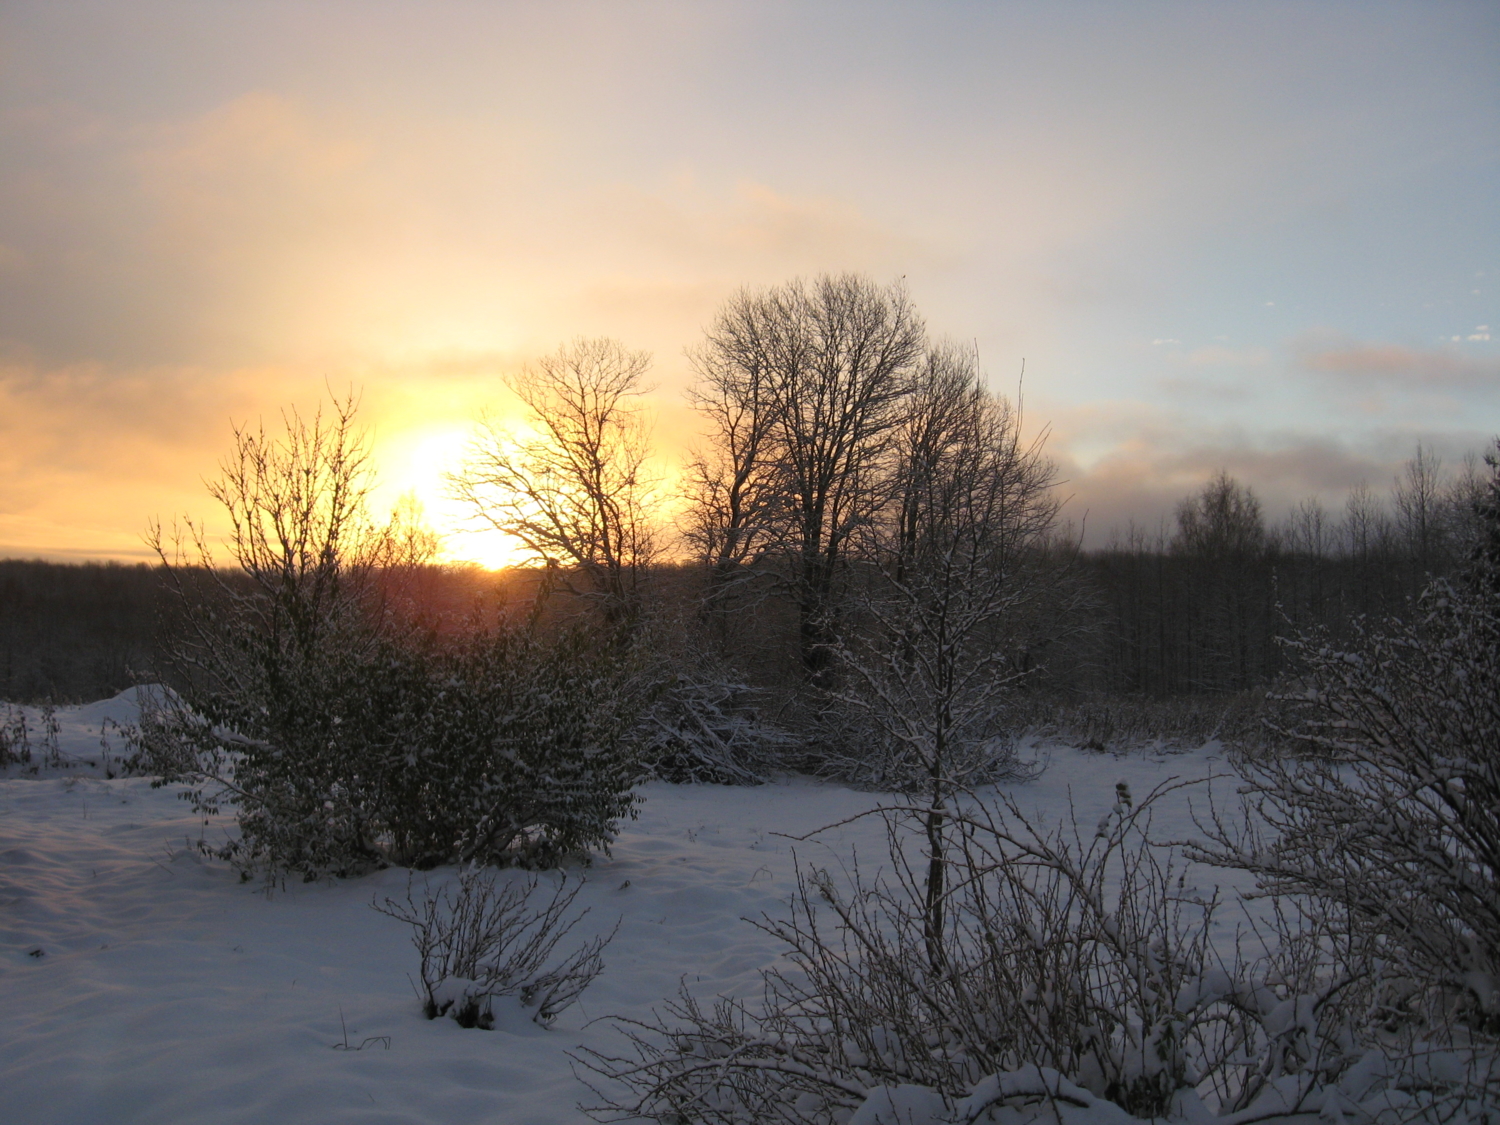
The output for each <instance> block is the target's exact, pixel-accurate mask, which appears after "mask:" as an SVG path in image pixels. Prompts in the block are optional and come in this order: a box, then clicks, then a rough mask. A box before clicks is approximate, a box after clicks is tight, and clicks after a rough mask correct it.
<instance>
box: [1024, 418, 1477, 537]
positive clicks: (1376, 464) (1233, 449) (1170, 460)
mask: <svg viewBox="0 0 1500 1125" xmlns="http://www.w3.org/2000/svg"><path fill="white" fill-rule="evenodd" d="M1053 419H1054V424H1053V427H1052V434H1053V440H1052V441H1051V442H1050V443H1049V449H1050V450H1051V453H1052V455H1053V457H1054V459H1055V460H1056V462H1057V464H1058V468H1059V470H1060V475H1061V476H1062V477H1063V478H1064V479H1065V480H1066V481H1067V483H1066V485H1065V486H1064V487H1063V492H1064V494H1066V495H1068V496H1070V497H1071V499H1070V500H1069V502H1068V504H1067V506H1066V508H1065V510H1064V515H1065V517H1066V518H1068V519H1071V520H1073V521H1074V523H1075V524H1077V523H1081V522H1083V523H1086V532H1087V536H1086V545H1087V546H1090V547H1099V546H1103V545H1104V544H1106V543H1108V542H1109V540H1110V537H1111V535H1113V534H1115V533H1121V532H1123V531H1124V529H1125V528H1126V527H1127V526H1128V525H1130V524H1134V525H1135V526H1136V527H1140V528H1145V529H1148V530H1154V529H1155V528H1157V527H1158V526H1161V525H1163V524H1165V525H1166V526H1167V527H1168V528H1169V529H1170V526H1171V525H1172V521H1173V512H1174V510H1175V508H1176V506H1177V503H1178V502H1179V501H1180V500H1181V499H1182V498H1183V497H1185V496H1188V495H1190V494H1191V493H1193V492H1195V491H1196V490H1198V489H1199V488H1201V487H1202V486H1203V484H1204V483H1205V482H1206V481H1207V480H1208V479H1209V478H1210V477H1212V476H1213V475H1214V474H1215V473H1216V472H1218V471H1219V470H1221V469H1223V470H1226V471H1227V472H1228V473H1229V474H1230V475H1231V476H1233V477H1235V478H1236V479H1238V480H1239V481H1241V482H1242V483H1244V484H1248V485H1249V486H1250V487H1251V488H1253V489H1254V491H1255V493H1256V495H1257V496H1259V497H1260V499H1261V502H1262V504H1263V506H1264V509H1265V512H1266V515H1267V518H1268V520H1271V521H1274V520H1276V519H1279V518H1280V517H1281V516H1282V514H1283V513H1285V512H1286V511H1288V510H1289V509H1290V508H1291V507H1292V506H1293V505H1295V504H1296V503H1298V502H1299V501H1300V500H1302V499H1304V498H1306V497H1309V496H1319V497H1321V498H1322V499H1323V501H1324V503H1325V504H1326V505H1328V506H1329V507H1336V506H1337V505H1338V504H1341V503H1342V500H1343V497H1344V496H1345V495H1346V494H1347V493H1348V492H1349V490H1350V489H1352V488H1354V487H1356V486H1357V485H1360V484H1362V483H1365V484H1368V485H1369V486H1370V487H1371V488H1372V489H1374V490H1375V491H1376V492H1377V493H1379V492H1381V491H1383V490H1384V489H1385V488H1386V487H1388V486H1389V483H1390V481H1391V480H1392V479H1393V478H1394V477H1395V476H1396V474H1397V473H1398V472H1399V471H1400V470H1401V466H1402V464H1403V462H1404V461H1406V460H1407V459H1408V458H1410V457H1411V456H1412V454H1413V452H1414V450H1415V448H1416V444H1417V442H1418V441H1419V440H1420V441H1421V442H1422V443H1423V445H1424V446H1425V447H1426V448H1427V449H1429V450H1431V451H1433V452H1435V453H1436V454H1438V455H1439V456H1440V457H1441V458H1442V459H1443V460H1444V462H1445V463H1446V464H1448V465H1449V466H1453V465H1456V464H1458V462H1459V461H1460V460H1461V459H1462V457H1463V455H1464V454H1465V453H1466V452H1469V451H1479V450H1482V449H1483V448H1485V446H1486V445H1487V441H1488V439H1487V437H1486V435H1485V434H1484V433H1483V432H1482V431H1474V432H1463V433H1452V432H1450V433H1416V432H1407V431H1399V430H1394V429H1387V430H1381V431H1372V432H1370V433H1367V434H1365V435H1364V436H1363V437H1361V438H1360V439H1358V440H1354V439H1338V438H1331V437H1325V436H1321V435H1309V434H1306V433H1296V432H1289V431H1280V432H1277V431H1265V430H1262V431H1248V430H1246V429H1245V428H1243V427H1241V426H1236V425H1218V426H1207V425H1204V424H1202V422H1201V420H1195V419H1193V418H1191V417H1189V416H1186V415H1184V414H1182V413H1180V412H1176V411H1169V410H1162V409H1159V408H1156V407H1153V406H1150V405H1148V404H1146V403H1142V402H1134V401H1115V402H1099V403H1093V404H1090V405H1088V406H1086V407H1080V408H1075V409H1072V410H1059V411H1056V412H1055V413H1054V415H1053ZM1085 513H1086V514H1087V518H1086V521H1085Z"/></svg>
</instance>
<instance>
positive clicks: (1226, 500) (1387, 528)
mask: <svg viewBox="0 0 1500 1125" xmlns="http://www.w3.org/2000/svg"><path fill="white" fill-rule="evenodd" d="M1488 478H1489V474H1488V473H1487V472H1486V466H1485V465H1483V464H1482V463H1481V462H1480V461H1479V460H1478V459H1477V458H1474V457H1472V456H1471V457H1469V458H1466V459H1465V460H1464V462H1463V463H1462V464H1461V465H1460V466H1459V469H1458V471H1457V472H1455V473H1445V472H1444V469H1443V465H1442V462H1441V461H1440V460H1439V459H1438V458H1437V457H1436V456H1435V455H1434V454H1433V453H1432V452H1431V451H1430V450H1427V449H1424V448H1423V447H1421V446H1420V445H1419V446H1418V447H1417V450H1416V453H1415V455H1414V456H1413V457H1412V458H1411V459H1410V460H1408V461H1407V462H1406V463H1405V465H1404V466H1403V467H1402V469H1401V471H1400V473H1399V474H1398V475H1397V477H1396V478H1395V479H1394V480H1393V482H1392V487H1391V489H1390V491H1389V493H1388V494H1387V495H1386V496H1384V497H1381V496H1379V495H1377V494H1376V493H1374V492H1372V491H1371V490H1370V489H1369V488H1368V487H1367V486H1364V485H1361V486H1360V487H1358V488H1356V489H1354V490H1353V491H1352V492H1351V493H1350V495H1349V497H1348V499H1347V500H1346V502H1345V504H1344V506H1343V509H1342V511H1333V512H1330V511H1329V510H1327V509H1326V508H1325V507H1324V506H1323V505H1322V504H1321V503H1320V502H1319V501H1318V500H1317V499H1315V498H1314V499H1307V500H1304V501H1302V502H1301V503H1300V504H1298V505H1297V506H1296V508H1294V509H1293V510H1292V511H1291V512H1290V513H1289V514H1288V515H1287V516H1286V517H1285V518H1284V519H1282V520H1281V521H1279V522H1271V521H1269V520H1268V519H1267V518H1266V516H1265V513H1264V510H1263V508H1262V506H1261V504H1260V501H1259V500H1258V498H1257V497H1256V496H1255V493H1254V492H1253V490H1252V489H1251V488H1249V487H1248V486H1246V485H1244V484H1241V483H1240V482H1238V481H1236V480H1235V479H1234V478H1233V477H1231V476H1229V475H1228V474H1227V473H1225V472H1220V473H1219V474H1218V475H1217V476H1215V477H1214V478H1213V479H1212V480H1211V481H1209V482H1208V484H1206V485H1205V486H1204V487H1203V489H1202V490H1201V491H1199V492H1197V493H1195V494H1194V495H1192V496H1189V497H1186V498H1184V499H1183V500H1182V501H1181V502H1180V504H1179V505H1178V507H1177V510H1176V513H1175V521H1174V523H1175V526H1174V527H1172V528H1171V529H1170V530H1169V529H1168V528H1167V527H1166V526H1165V525H1163V526H1161V527H1158V528H1157V529H1155V530H1153V531H1146V530H1144V529H1141V528H1138V527H1131V528H1129V529H1128V530H1127V531H1125V532H1124V533H1123V534H1119V535H1117V536H1115V537H1114V539H1113V541H1112V542H1111V543H1110V544H1109V545H1108V546H1107V547H1105V548H1104V549H1102V550H1097V551H1091V552H1087V553H1085V554H1083V555H1081V556H1080V558H1079V565H1080V569H1081V572H1082V574H1083V576H1084V579H1085V582H1086V584H1087V586H1088V588H1089V589H1090V590H1091V591H1092V593H1093V596H1094V598H1095V599H1096V601H1095V612H1096V614H1097V616H1096V618H1095V623H1094V627H1093V628H1092V629H1090V630H1089V631H1088V633H1087V636H1088V640H1089V645H1088V646H1087V647H1085V648H1084V649H1082V650H1081V651H1077V652H1075V653H1074V654H1073V659H1074V660H1075V661H1076V665H1077V667H1076V671H1075V673H1074V675H1075V679H1076V681H1077V682H1078V683H1080V684H1082V685H1086V686H1087V687H1090V688H1093V689H1095V690H1104V691H1111V692H1124V693H1145V694H1152V695H1180V694H1185V693H1195V692H1204V693H1218V692H1232V691H1244V690H1248V689H1252V688H1256V687H1263V686H1265V685H1267V684H1269V683H1271V682H1273V681H1274V680H1275V679H1276V678H1277V677H1278V676H1279V675H1281V674H1282V673H1283V672H1284V671H1285V670H1286V669H1287V667H1288V662H1287V659H1286V652H1285V649H1284V646H1283V645H1282V644H1280V643H1279V642H1278V638H1285V637H1294V636H1297V635H1300V634H1302V633H1305V632H1307V631H1309V630H1312V629H1324V630H1328V631H1330V632H1331V633H1332V634H1333V635H1334V636H1335V637H1338V638H1344V637H1347V636H1348V635H1349V630H1350V628H1351V626H1352V625H1353V623H1355V622H1356V621H1358V620H1360V619H1366V618H1378V617H1383V616H1386V615H1396V616H1403V615H1406V614H1407V613H1409V612H1410V611H1411V608H1412V606H1413V605H1414V603H1415V600H1416V598H1417V597H1418V595H1419V594H1420V593H1421V591H1422V590H1423V589H1424V588H1425V587H1426V586H1427V584H1428V583H1429V582H1431V581H1432V580H1433V579H1435V578H1442V577H1446V576H1450V575H1453V574H1455V573H1456V572H1458V571H1459V570H1460V569H1462V568H1463V567H1464V566H1466V565H1467V564H1469V563H1470V562H1471V561H1472V559H1473V558H1474V556H1475V553H1476V551H1478V550H1479V549H1480V546H1481V542H1482V539H1483V536H1484V534H1485V531H1484V528H1485V524H1484V520H1483V517H1482V512H1483V510H1484V504H1485V497H1486V495H1487V489H1488V487H1489V484H1488Z"/></svg>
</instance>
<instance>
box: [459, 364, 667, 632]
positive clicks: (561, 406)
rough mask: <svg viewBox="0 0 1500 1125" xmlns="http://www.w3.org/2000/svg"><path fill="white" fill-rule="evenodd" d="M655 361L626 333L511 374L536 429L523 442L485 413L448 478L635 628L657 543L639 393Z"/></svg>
mask: <svg viewBox="0 0 1500 1125" xmlns="http://www.w3.org/2000/svg"><path fill="white" fill-rule="evenodd" d="M650 365H651V358H650V356H649V355H647V354H646V353H645V352H634V351H630V350H628V349H627V348H625V347H624V346H623V345H622V344H620V343H619V342H618V341H615V340H609V339H578V340H575V341H573V342H572V343H571V344H567V345H564V346H563V347H562V348H560V349H559V350H558V351H557V352H555V353H554V354H552V355H550V356H548V357H547V358H545V359H543V360H541V361H539V362H538V363H537V364H536V365H535V366H532V367H527V368H526V369H525V370H524V371H522V373H521V374H520V375H518V376H516V377H515V378H513V379H511V380H510V381H509V385H510V388H511V389H512V390H513V391H514V392H515V393H516V395H517V396H518V397H519V398H520V400H521V401H522V402H523V403H524V404H525V405H526V407H527V421H528V422H529V423H530V425H531V426H532V427H533V429H534V430H535V431H536V434H537V436H536V437H534V438H532V439H529V440H526V439H519V438H516V437H513V436H511V435H510V434H509V433H507V432H506V430H505V429H504V428H503V427H502V426H501V425H500V424H498V423H497V422H495V421H493V420H486V421H485V422H484V423H482V428H481V432H480V435H479V437H478V438H477V439H476V440H475V442H474V444H473V445H472V446H471V448H470V450H469V455H468V458H467V459H466V460H465V462H464V464H463V467H462V468H461V469H460V470H459V471H458V472H457V473H454V474H452V475H451V476H450V477H449V486H450V488H451V490H452V493H453V495H454V496H456V497H457V498H458V499H460V500H461V501H464V502H465V503H467V505H468V506H469V507H470V509H471V510H472V512H473V514H474V516H475V517H476V519H478V520H479V521H480V522H481V523H483V524H487V525H489V526H490V527H493V528H495V529H496V530H498V531H501V532H503V533H505V534H506V535H509V536H512V537H513V538H515V539H516V540H518V541H519V542H520V543H521V544H523V545H524V546H525V548H526V550H527V551H528V552H529V553H530V555H531V557H532V559H533V560H534V561H535V562H537V563H540V564H542V565H544V566H546V567H547V568H548V570H549V571H550V572H551V575H552V577H553V579H554V580H555V581H556V582H558V583H560V584H561V585H562V586H563V587H564V588H566V589H568V590H569V591H571V592H572V593H575V594H578V595H580V596H582V597H586V598H588V599H590V600H591V601H593V602H595V603H596V604H597V605H598V607H599V609H600V612H601V613H602V615H603V617H604V619H605V621H606V622H607V623H608V624H610V625H611V626H613V627H618V628H622V629H624V630H626V631H627V632H628V630H629V628H630V627H631V626H632V625H633V623H634V622H635V621H636V619H637V617H638V616H639V613H640V609H641V598H642V585H643V582H644V579H645V576H646V569H647V566H648V565H649V563H650V562H651V560H652V559H653V558H654V557H655V554H656V550H657V536H656V527H655V511H654V502H655V499H656V497H655V491H656V482H655V481H654V480H653V479H652V477H651V476H650V474H649V472H648V471H647V468H646V458H647V452H648V438H649V425H648V422H647V419H646V416H645V413H644V411H643V409H642V408H641V406H640V404H639V401H638V400H639V396H640V395H641V394H642V393H644V391H645V390H646V387H645V386H644V383H643V379H644V377H645V374H646V371H647V369H648V368H649V367H650Z"/></svg>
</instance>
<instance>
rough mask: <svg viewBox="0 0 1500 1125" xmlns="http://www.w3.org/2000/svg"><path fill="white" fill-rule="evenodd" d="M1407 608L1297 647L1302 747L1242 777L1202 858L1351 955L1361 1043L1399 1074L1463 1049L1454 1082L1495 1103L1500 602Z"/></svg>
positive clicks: (1444, 598)
mask: <svg viewBox="0 0 1500 1125" xmlns="http://www.w3.org/2000/svg"><path fill="white" fill-rule="evenodd" d="M1415 609H1416V612H1417V616H1416V617H1415V619H1414V620H1411V621H1398V620H1390V621H1387V622H1384V623H1382V624H1380V625H1378V626H1371V625H1367V624H1364V623H1360V624H1359V626H1358V628H1357V629H1356V632H1355V636H1354V638H1353V640H1352V641H1351V642H1349V643H1345V644H1337V645H1336V644H1333V643H1330V642H1329V641H1328V640H1327V639H1326V638H1324V637H1321V636H1318V635H1313V636H1307V637H1302V638H1299V639H1297V640H1295V641H1292V642H1291V647H1292V649H1293V651H1294V652H1295V654H1296V655H1297V656H1298V657H1299V658H1300V662H1301V680H1300V683H1299V686H1298V687H1297V689H1296V690H1295V691H1292V692H1289V693H1287V694H1285V695H1283V696H1282V697H1281V699H1282V702H1283V704H1284V705H1285V706H1286V707H1287V709H1288V712H1289V714H1288V720H1289V721H1288V723H1287V731H1288V733H1289V734H1290V735H1291V736H1293V737H1294V738H1296V739H1297V740H1299V741H1300V742H1301V744H1302V746H1303V748H1304V753H1303V755H1302V756H1301V757H1297V758H1283V759H1279V760H1266V761H1259V762H1252V763H1248V764H1246V765H1245V766H1244V767H1242V772H1243V776H1244V780H1245V787H1244V788H1245V800H1246V804H1247V806H1248V808H1247V815H1245V816H1243V817H1242V818H1240V819H1239V820H1234V819H1232V818H1230V817H1228V816H1227V815H1220V816H1217V817H1215V818H1214V819H1213V820H1212V822H1210V823H1208V824H1206V825H1204V828H1205V830H1206V832H1207V835H1208V837H1209V839H1208V840H1207V841H1206V842H1205V843H1204V844H1203V845H1202V846H1201V847H1200V848H1199V854H1200V856H1201V858H1204V859H1206V860H1208V861H1210V862H1214V863H1219V864H1223V865H1226V866H1234V867H1240V868H1243V869H1245V870H1247V871H1250V872H1252V873H1254V875H1255V876H1256V878H1257V880H1258V881H1259V883H1260V885H1261V886H1262V888H1263V889H1264V891H1265V892H1266V893H1269V894H1276V895H1281V896H1290V897H1292V898H1294V899H1295V900H1297V901H1299V902H1301V903H1303V904H1304V910H1305V911H1307V912H1308V913H1309V914H1314V915H1317V916H1319V917H1321V918H1324V919H1326V925H1327V926H1328V928H1329V929H1330V930H1331V931H1332V932H1334V933H1337V934H1341V935H1344V936H1345V938H1346V940H1347V941H1348V943H1349V944H1350V945H1351V946H1352V947H1354V948H1357V949H1360V950H1361V951H1362V954H1363V957H1364V958H1365V961H1366V963H1367V965H1368V967H1369V971H1370V973H1371V974H1372V977H1373V979H1374V981H1375V985H1376V987H1375V988H1374V989H1373V991H1372V993H1371V998H1370V999H1371V1004H1372V1009H1371V1012H1370V1023H1369V1026H1368V1027H1366V1028H1362V1029H1360V1030H1361V1034H1362V1035H1363V1038H1364V1041H1366V1042H1368V1043H1371V1044H1376V1043H1378V1044H1379V1045H1382V1047H1383V1049H1384V1051H1385V1054H1386V1055H1388V1056H1389V1065H1390V1066H1391V1067H1392V1068H1393V1069H1394V1070H1397V1071H1402V1072H1403V1073H1405V1072H1407V1071H1410V1070H1411V1069H1412V1068H1413V1067H1415V1068H1416V1069H1417V1070H1421V1069H1423V1068H1426V1067H1429V1063H1430V1057H1431V1053H1432V1052H1433V1051H1440V1052H1449V1053H1450V1054H1451V1052H1459V1053H1460V1054H1464V1055H1466V1057H1467V1058H1468V1059H1469V1063H1471V1064H1473V1065H1472V1066H1470V1067H1469V1069H1468V1074H1469V1077H1468V1078H1467V1079H1465V1080H1464V1081H1457V1082H1456V1088H1460V1089H1461V1088H1463V1086H1464V1083H1465V1082H1467V1083H1468V1084H1469V1086H1470V1092H1471V1093H1472V1092H1473V1091H1474V1090H1478V1091H1480V1092H1481V1093H1480V1095H1478V1096H1483V1097H1487V1098H1489V1099H1491V1100H1492V1104H1500V1067H1497V1062H1496V1060H1497V1057H1500V597H1497V594H1496V592H1494V591H1492V590H1491V589H1490V588H1489V587H1487V585H1486V584H1484V583H1481V582H1476V583H1472V584H1470V585H1469V586H1467V587H1461V586H1456V585H1449V584H1446V583H1439V584H1436V585H1434V586H1433V587H1431V588H1430V589H1429V590H1428V591H1427V593H1426V595H1425V596H1424V598H1423V600H1422V602H1421V603H1420V605H1419V606H1417V607H1415ZM1466 1065H1467V1064H1466ZM1403 1068H1405V1069H1404V1070H1403ZM1419 1084H1420V1083H1419ZM1434 1096H1437V1095H1436V1094H1434ZM1454 1096H1457V1095H1456V1094H1455V1095H1454Z"/></svg>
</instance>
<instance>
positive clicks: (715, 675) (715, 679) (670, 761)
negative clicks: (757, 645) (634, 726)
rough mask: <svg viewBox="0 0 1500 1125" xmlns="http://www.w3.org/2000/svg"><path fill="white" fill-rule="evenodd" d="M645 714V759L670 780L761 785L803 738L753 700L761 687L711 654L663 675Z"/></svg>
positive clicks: (643, 725)
mask: <svg viewBox="0 0 1500 1125" xmlns="http://www.w3.org/2000/svg"><path fill="white" fill-rule="evenodd" d="M663 679H664V681H665V682H664V684H663V687H662V689H661V692H660V694H659V695H658V696H657V698H656V699H655V701H654V702H653V703H652V704H651V705H650V707H648V708H647V709H646V711H645V713H644V714H643V715H642V730H641V735H640V737H641V742H642V750H641V753H642V760H643V761H644V762H645V763H646V765H647V767H648V768H649V769H650V771H651V773H652V774H653V775H654V776H656V777H659V778H661V779H662V780H664V781H677V782H708V783H714V784H720V785H758V784H760V783H761V782H763V781H765V780H767V778H768V777H769V776H770V775H771V773H773V772H774V771H775V770H776V769H777V768H778V767H781V766H782V765H783V759H784V756H785V754H786V752H787V751H788V750H789V749H790V748H791V747H793V746H795V745H796V744H797V739H796V737H795V736H794V735H793V734H792V733H791V732H790V731H788V730H786V729H784V728H782V727H780V726H777V725H776V724H775V723H772V722H768V721H767V720H765V719H764V718H762V717H761V716H760V715H759V714H758V713H757V711H756V709H755V708H754V707H753V706H752V702H753V701H754V699H755V698H756V697H757V695H759V694H762V693H758V692H757V691H756V690H755V689H754V688H751V687H750V686H749V685H747V684H744V683H741V682H739V680H738V679H737V678H735V677H734V676H732V675H729V674H726V673H722V672H721V671H720V670H719V669H716V668H715V667H714V666H713V664H712V663H711V662H709V661H708V660H707V659H706V658H704V659H703V660H702V661H700V666H699V667H683V668H679V669H678V670H677V671H676V672H675V673H674V674H670V675H667V676H664V677H663Z"/></svg>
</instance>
